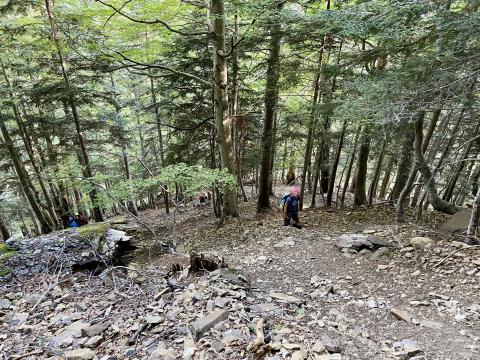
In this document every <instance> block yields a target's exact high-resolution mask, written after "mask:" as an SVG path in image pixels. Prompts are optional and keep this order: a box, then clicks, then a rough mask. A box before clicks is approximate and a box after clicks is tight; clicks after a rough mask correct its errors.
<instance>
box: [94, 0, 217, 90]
mask: <svg viewBox="0 0 480 360" xmlns="http://www.w3.org/2000/svg"><path fill="white" fill-rule="evenodd" d="M96 1H100V0H96ZM115 53H116V54H117V55H119V56H120V57H121V58H122V59H123V60H125V61H128V62H130V63H132V64H134V65H136V66H140V67H143V68H144V69H147V68H155V69H162V70H166V71H170V72H171V73H173V74H177V75H182V76H185V77H188V78H190V79H193V80H196V81H198V82H200V83H202V84H203V85H206V86H208V87H210V88H213V84H212V83H211V82H210V81H207V80H205V79H202V78H201V77H199V76H197V75H193V74H190V73H186V72H183V71H178V70H175V69H172V68H171V67H169V66H165V65H160V64H145V63H142V62H140V61H136V60H133V59H130V58H129V57H127V56H125V55H124V54H122V53H121V52H118V51H115Z"/></svg>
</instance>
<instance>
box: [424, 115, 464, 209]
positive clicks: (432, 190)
mask: <svg viewBox="0 0 480 360" xmlns="http://www.w3.org/2000/svg"><path fill="white" fill-rule="evenodd" d="M416 117H417V119H416V120H415V161H416V164H417V166H418V170H419V171H420V173H421V174H422V177H423V180H424V182H425V185H426V189H427V191H428V199H429V201H430V203H431V204H432V206H433V208H434V209H435V210H437V211H440V212H444V213H447V214H454V213H455V212H456V211H457V209H456V207H455V205H453V204H450V203H448V202H446V201H444V200H442V199H441V198H440V197H439V196H438V192H437V187H436V184H435V178H434V175H433V174H432V172H431V170H430V168H429V166H428V164H427V163H426V162H425V158H424V155H423V151H422V149H423V119H424V117H425V111H423V110H422V111H419V112H418V113H417V114H416Z"/></svg>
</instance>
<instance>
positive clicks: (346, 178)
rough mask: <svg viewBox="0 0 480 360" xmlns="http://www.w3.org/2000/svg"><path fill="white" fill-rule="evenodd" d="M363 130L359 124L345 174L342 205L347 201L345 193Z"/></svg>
mask: <svg viewBox="0 0 480 360" xmlns="http://www.w3.org/2000/svg"><path fill="white" fill-rule="evenodd" d="M361 130H362V127H361V126H359V127H358V129H357V132H356V134H355V140H353V145H352V151H351V152H350V162H349V163H348V169H347V174H346V175H345V182H344V183H343V189H342V197H341V198H340V207H343V204H344V203H345V195H346V193H347V189H348V184H349V183H350V176H351V174H352V169H353V163H354V162H355V154H356V153H357V146H358V139H359V137H360V132H361Z"/></svg>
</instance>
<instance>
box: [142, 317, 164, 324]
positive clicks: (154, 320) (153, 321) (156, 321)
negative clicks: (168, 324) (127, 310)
mask: <svg viewBox="0 0 480 360" xmlns="http://www.w3.org/2000/svg"><path fill="white" fill-rule="evenodd" d="M162 320H163V318H162V317H161V316H158V315H150V316H145V321H146V322H147V323H148V324H151V325H156V324H160V323H161V322H162Z"/></svg>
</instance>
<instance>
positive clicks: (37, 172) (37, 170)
mask: <svg viewBox="0 0 480 360" xmlns="http://www.w3.org/2000/svg"><path fill="white" fill-rule="evenodd" d="M0 65H1V67H2V73H3V77H4V79H5V83H6V84H7V88H8V92H9V95H10V100H11V102H12V110H13V114H14V117H15V122H16V123H17V127H18V130H19V132H20V137H21V139H22V142H23V144H24V146H25V150H26V152H27V156H28V158H29V160H30V163H31V164H32V167H33V171H34V173H35V177H36V178H37V181H38V184H39V185H40V188H41V189H42V193H43V197H44V198H45V202H46V204H47V205H46V208H47V209H48V212H49V217H50V218H51V219H52V220H53V221H54V223H53V224H52V225H54V226H57V225H58V224H59V223H58V219H57V215H56V212H55V206H54V205H53V201H52V198H51V197H50V193H49V192H48V190H47V186H46V185H45V181H44V175H43V174H42V171H41V169H40V167H39V166H38V164H37V160H36V158H35V155H34V150H33V145H32V143H31V140H30V137H29V135H28V134H27V131H26V129H25V125H24V124H23V119H22V115H21V113H20V109H19V108H18V106H17V100H16V98H15V94H14V91H13V88H12V85H11V83H10V79H9V77H8V74H7V70H6V68H5V66H4V64H3V62H2V61H1V60H0ZM39 205H41V204H40V203H39Z"/></svg>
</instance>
